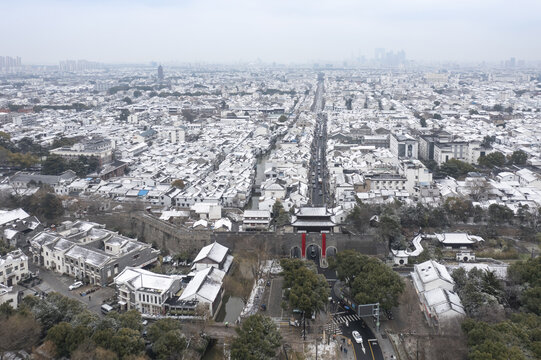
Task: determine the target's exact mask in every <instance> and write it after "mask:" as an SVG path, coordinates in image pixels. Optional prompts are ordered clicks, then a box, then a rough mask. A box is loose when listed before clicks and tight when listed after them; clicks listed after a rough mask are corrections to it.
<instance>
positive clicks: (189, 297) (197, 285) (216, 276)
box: [171, 267, 225, 318]
mask: <svg viewBox="0 0 541 360" xmlns="http://www.w3.org/2000/svg"><path fill="white" fill-rule="evenodd" d="M224 276H225V271H222V270H220V269H218V268H216V267H208V268H206V269H204V270H201V271H198V272H197V273H196V274H195V276H194V277H193V279H192V280H191V281H190V282H189V283H188V285H187V286H186V288H185V289H184V290H183V291H182V293H181V294H180V296H179V297H178V299H176V301H175V302H171V308H175V305H174V304H175V303H176V304H178V306H182V305H181V304H183V303H191V304H200V305H202V306H204V308H205V310H206V311H207V312H208V314H209V316H210V317H211V318H215V317H216V315H217V314H218V311H219V310H220V306H221V305H222V299H223V295H224V287H223V278H224ZM194 310H196V309H194Z"/></svg>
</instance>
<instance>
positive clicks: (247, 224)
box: [242, 210, 271, 231]
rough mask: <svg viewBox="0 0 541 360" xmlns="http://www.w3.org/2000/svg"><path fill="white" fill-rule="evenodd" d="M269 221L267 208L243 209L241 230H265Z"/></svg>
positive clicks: (269, 214)
mask: <svg viewBox="0 0 541 360" xmlns="http://www.w3.org/2000/svg"><path fill="white" fill-rule="evenodd" d="M270 221H271V212H270V211H268V210H244V219H243V220H242V230H244V231H267V230H269V225H270Z"/></svg>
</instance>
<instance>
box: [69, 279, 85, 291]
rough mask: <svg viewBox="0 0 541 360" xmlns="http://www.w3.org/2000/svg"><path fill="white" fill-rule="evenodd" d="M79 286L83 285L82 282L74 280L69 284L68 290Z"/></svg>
mask: <svg viewBox="0 0 541 360" xmlns="http://www.w3.org/2000/svg"><path fill="white" fill-rule="evenodd" d="M81 286H83V282H82V281H76V282H74V283H73V284H71V285H70V286H69V289H70V291H71V290H75V289H78V288H80V287H81Z"/></svg>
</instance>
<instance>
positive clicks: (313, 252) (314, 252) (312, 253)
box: [310, 249, 316, 258]
mask: <svg viewBox="0 0 541 360" xmlns="http://www.w3.org/2000/svg"><path fill="white" fill-rule="evenodd" d="M310 256H311V257H313V258H315V257H316V251H315V250H313V249H312V251H311V252H310Z"/></svg>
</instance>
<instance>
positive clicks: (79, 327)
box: [0, 293, 208, 360]
mask: <svg viewBox="0 0 541 360" xmlns="http://www.w3.org/2000/svg"><path fill="white" fill-rule="evenodd" d="M143 330H144V329H143V323H142V318H141V314H140V313H139V312H138V311H136V310H130V311H127V312H125V313H122V314H119V313H117V312H111V313H109V314H107V316H105V317H103V318H102V317H100V316H98V315H97V314H95V313H92V312H90V311H89V310H87V309H86V306H84V305H83V304H82V303H81V302H79V301H77V300H74V299H70V298H67V297H64V296H62V295H60V294H58V293H49V294H48V295H47V296H46V297H45V298H43V299H40V298H38V297H34V296H27V297H25V298H24V299H23V300H22V302H21V304H20V305H19V308H18V309H17V310H16V311H15V310H14V309H13V308H11V306H10V305H9V304H7V303H5V304H2V305H1V306H0V336H1V337H2V341H0V344H2V345H1V349H0V350H2V351H10V350H21V349H25V350H27V351H28V352H32V351H34V355H36V357H37V358H38V359H39V358H64V357H66V358H70V359H73V360H77V359H111V360H114V359H130V360H138V359H149V358H150V359H164V360H165V359H182V357H183V356H184V355H186V356H187V357H188V358H191V357H193V356H195V354H197V353H198V354H199V355H197V356H201V355H202V353H203V352H204V351H205V350H206V348H207V345H208V339H207V338H206V337H204V336H196V337H195V338H194V337H192V338H191V341H190V346H189V348H188V339H187V338H186V336H185V334H184V332H183V331H182V324H181V323H180V321H178V320H175V319H160V320H157V321H155V322H153V323H152V324H151V325H149V326H148V327H147V329H146V333H145V332H143ZM146 344H148V345H149V346H148V347H147V346H146ZM190 352H191V353H190Z"/></svg>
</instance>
